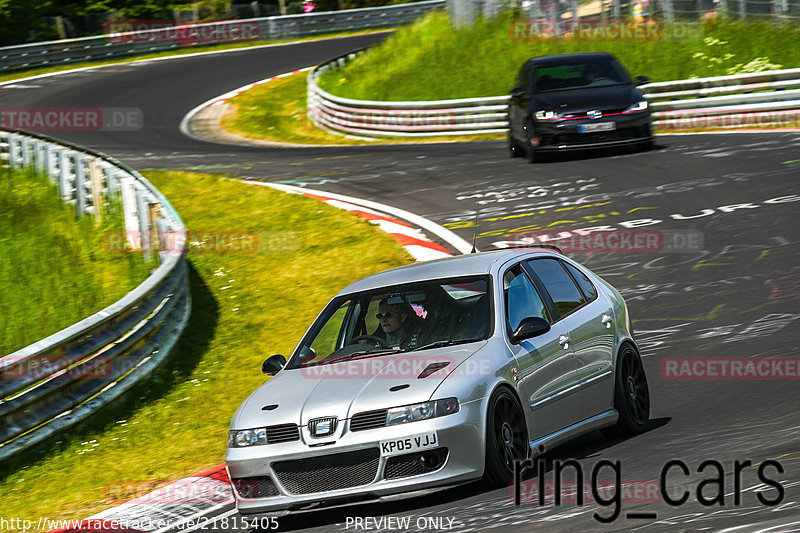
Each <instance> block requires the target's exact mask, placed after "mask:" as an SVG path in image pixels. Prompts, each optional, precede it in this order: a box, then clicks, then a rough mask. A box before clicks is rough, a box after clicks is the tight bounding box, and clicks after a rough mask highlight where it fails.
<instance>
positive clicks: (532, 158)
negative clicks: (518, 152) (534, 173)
mask: <svg viewBox="0 0 800 533" xmlns="http://www.w3.org/2000/svg"><path fill="white" fill-rule="evenodd" d="M524 129H525V157H526V158H527V159H528V163H535V162H536V148H534V147H533V143H532V142H531V141H532V140H533V124H531V123H530V122H529V123H528V124H526V125H525V128H524Z"/></svg>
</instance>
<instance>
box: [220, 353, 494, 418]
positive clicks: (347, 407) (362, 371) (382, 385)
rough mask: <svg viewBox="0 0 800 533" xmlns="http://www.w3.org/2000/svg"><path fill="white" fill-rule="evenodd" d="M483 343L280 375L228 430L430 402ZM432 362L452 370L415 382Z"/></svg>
mask: <svg viewBox="0 0 800 533" xmlns="http://www.w3.org/2000/svg"><path fill="white" fill-rule="evenodd" d="M486 343H487V341H478V342H474V343H469V344H464V345H460V346H459V345H456V346H448V347H443V348H436V349H431V350H423V351H420V352H410V353H402V354H392V355H384V356H378V357H372V358H361V359H353V360H351V361H343V362H339V363H330V364H327V365H319V366H315V367H308V368H299V369H292V370H282V371H280V372H278V373H277V374H276V375H275V376H274V377H272V378H271V379H270V380H269V381H267V382H266V383H264V384H263V385H261V386H260V387H259V388H258V389H256V391H255V392H253V394H251V395H250V397H249V398H247V400H245V401H244V403H242V405H241V406H240V407H239V409H238V410H237V411H236V414H235V415H234V417H233V420H232V421H231V429H248V428H254V427H263V426H272V425H278V424H297V425H305V424H307V423H308V422H309V420H312V419H314V418H320V417H329V416H335V417H338V418H339V419H340V420H341V419H346V418H350V417H351V416H352V415H354V414H356V413H360V412H363V411H373V410H376V409H386V408H390V407H398V406H402V405H408V404H412V403H418V402H425V401H428V400H430V399H431V395H432V394H433V393H434V391H435V390H436V388H437V387H438V386H439V385H440V384H441V383H442V381H443V380H444V379H446V377H447V375H449V374H450V373H451V372H452V371H453V370H455V368H456V367H458V366H459V365H460V364H461V363H462V362H464V361H465V360H467V359H468V358H469V357H470V356H472V355H473V354H474V353H476V352H478V351H479V350H480V349H481V348H483V347H484V346H485V345H486ZM436 362H449V363H450V364H449V365H448V366H447V367H445V368H443V369H442V370H440V371H439V372H436V373H434V374H432V375H430V376H428V377H426V378H422V379H419V378H418V377H417V376H419V374H420V372H422V370H423V369H425V367H426V366H428V364H430V363H436ZM402 385H408V386H407V387H402V388H401V387H400V386H402ZM391 388H398V389H399V390H395V391H390V389H391Z"/></svg>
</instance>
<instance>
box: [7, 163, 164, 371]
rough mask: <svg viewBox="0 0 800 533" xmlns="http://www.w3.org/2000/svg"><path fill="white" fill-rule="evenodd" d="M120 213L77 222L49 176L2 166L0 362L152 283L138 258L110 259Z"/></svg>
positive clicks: (130, 256) (120, 224) (134, 256)
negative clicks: (108, 240)
mask: <svg viewBox="0 0 800 533" xmlns="http://www.w3.org/2000/svg"><path fill="white" fill-rule="evenodd" d="M121 228H122V215H121V213H120V212H119V211H118V210H109V211H108V212H106V213H104V216H103V219H102V221H101V222H100V223H95V221H94V220H93V217H90V216H85V217H83V218H81V219H79V220H76V219H75V208H74V207H72V206H69V205H65V204H63V203H62V201H61V198H60V197H59V195H58V187H57V186H56V185H54V184H52V183H50V181H49V180H48V179H47V177H45V176H41V175H38V174H34V173H30V172H26V171H22V170H13V171H12V170H10V169H8V167H0V294H2V297H0V316H2V317H3V318H2V320H0V355H6V354H9V353H11V352H14V351H15V350H18V349H20V348H22V347H24V346H27V345H28V344H31V343H33V342H35V341H37V340H39V339H42V338H44V337H46V336H48V335H50V334H52V333H55V332H57V331H59V330H61V329H63V328H65V327H67V326H70V325H72V324H74V323H75V322H78V321H79V320H81V319H83V318H86V317H87V316H89V315H91V314H93V313H95V312H97V311H99V310H101V309H102V308H104V307H106V306H108V305H111V304H112V303H114V302H115V301H117V300H119V299H120V298H122V297H123V296H125V294H126V293H127V292H128V291H130V290H132V289H133V288H135V287H136V286H137V285H139V284H140V283H141V282H142V281H144V280H145V278H147V276H148V267H155V266H157V265H156V264H155V263H153V264H146V263H144V262H143V260H142V257H141V255H133V254H130V255H128V254H126V255H119V254H109V253H108V252H107V250H106V247H105V239H104V237H105V235H106V233H107V232H109V231H114V230H120V229H121Z"/></svg>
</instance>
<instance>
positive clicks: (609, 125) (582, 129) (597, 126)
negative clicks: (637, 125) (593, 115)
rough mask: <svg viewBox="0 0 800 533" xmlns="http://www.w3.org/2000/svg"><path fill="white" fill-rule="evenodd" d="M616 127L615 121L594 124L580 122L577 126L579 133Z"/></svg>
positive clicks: (610, 129) (608, 129)
mask: <svg viewBox="0 0 800 533" xmlns="http://www.w3.org/2000/svg"><path fill="white" fill-rule="evenodd" d="M615 129H617V123H616V122H598V123H596V124H581V125H579V126H578V132H580V133H592V132H595V131H612V130H615Z"/></svg>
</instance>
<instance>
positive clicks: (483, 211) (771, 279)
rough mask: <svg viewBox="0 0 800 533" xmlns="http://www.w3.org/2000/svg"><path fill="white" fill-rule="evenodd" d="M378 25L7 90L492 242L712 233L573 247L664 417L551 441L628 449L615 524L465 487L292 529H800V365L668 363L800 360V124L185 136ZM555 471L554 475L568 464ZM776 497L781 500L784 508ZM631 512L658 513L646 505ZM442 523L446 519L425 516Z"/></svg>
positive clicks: (122, 137) (603, 452)
mask: <svg viewBox="0 0 800 533" xmlns="http://www.w3.org/2000/svg"><path fill="white" fill-rule="evenodd" d="M378 39H380V37H377V36H359V37H351V38H342V39H336V40H328V41H319V42H309V43H301V44H295V45H286V46H276V47H269V48H261V49H256V50H243V51H236V52H229V53H225V54H217V55H205V56H198V57H187V58H181V59H174V60H168V61H151V62H143V63H136V64H128V65H120V66H114V67H108V68H101V69H95V70H91V71H82V72H76V73H72V74H65V75H61V76H55V77H49V78H41V79H36V80H31V81H28V82H21V83H20V84H16V85H11V86H6V87H0V107H35V106H41V107H133V108H140V109H141V110H142V111H143V113H144V127H143V128H142V129H141V130H139V131H135V132H57V133H52V135H53V136H55V137H57V138H62V139H67V140H71V141H73V142H76V143H79V144H82V145H85V146H89V147H91V148H94V149H97V150H100V151H103V152H106V153H108V154H110V155H112V156H114V157H117V158H119V159H120V160H122V161H123V162H125V163H127V164H129V165H131V166H133V167H134V168H138V169H145V168H162V169H187V170H197V171H209V172H225V173H230V174H232V175H235V176H241V177H248V178H255V179H261V180H265V181H280V182H283V183H291V184H294V185H301V186H307V187H313V188H315V189H321V190H325V191H330V192H337V193H343V194H349V195H352V196H356V197H359V198H364V199H370V200H376V201H380V202H383V203H386V204H390V205H393V206H396V207H400V208H404V209H407V210H409V211H412V212H414V213H416V214H418V215H422V216H425V217H427V218H429V219H431V220H433V221H435V222H438V223H439V224H442V225H445V226H446V227H449V228H451V229H453V230H454V231H455V232H456V233H457V234H459V235H460V236H462V237H463V238H465V239H467V240H471V239H472V237H473V233H474V232H476V233H477V247H478V248H479V249H481V250H491V249H494V248H496V247H499V246H504V245H505V244H504V243H507V242H508V241H512V240H514V239H520V238H521V236H524V235H526V234H530V233H531V232H542V231H544V232H549V233H553V232H556V231H568V230H570V229H575V228H586V227H593V226H600V225H607V226H611V227H615V228H626V227H627V228H631V229H642V230H670V231H678V232H684V233H686V232H692V234H693V235H701V236H702V239H703V244H702V247H701V249H699V250H696V251H691V252H682V253H676V252H664V251H658V250H656V251H648V252H647V253H636V254H624V253H583V252H575V253H569V255H570V257H572V258H574V259H576V260H578V261H580V262H582V263H583V264H585V265H587V266H588V267H589V268H591V269H592V270H594V272H596V273H597V274H599V275H601V276H603V277H604V278H605V279H607V280H608V281H609V282H611V283H612V284H613V285H615V286H616V287H617V288H618V289H619V290H620V291H621V292H622V293H623V295H624V296H625V297H626V299H627V301H628V305H629V308H630V309H631V313H632V315H633V317H634V328H635V331H636V337H637V340H638V341H639V343H640V346H641V348H642V356H643V358H644V364H645V367H646V370H647V374H648V377H649V382H650V390H651V398H652V400H651V401H652V410H651V422H650V425H649V427H648V430H647V431H646V432H645V433H643V434H641V435H639V436H637V437H634V438H630V439H627V440H621V441H611V440H608V439H606V438H605V437H603V435H602V434H601V433H600V432H595V433H592V434H589V435H587V436H584V437H582V438H581V439H579V440H578V441H575V442H573V443H570V444H568V445H565V446H562V447H560V448H557V449H555V450H553V451H551V452H549V453H548V454H547V455H546V457H547V459H548V460H549V461H550V462H553V461H558V460H565V459H567V458H570V457H572V458H576V459H577V460H578V461H579V463H580V464H581V465H582V467H583V470H584V472H585V474H586V476H587V477H590V476H591V470H592V468H593V466H594V465H596V464H597V462H598V461H600V460H602V459H609V460H612V461H613V460H619V461H620V462H621V481H622V483H623V484H625V483H636V482H648V483H645V484H644V485H642V486H643V487H645V488H644V489H643V490H640V491H639V492H637V491H636V490H633V491H631V492H630V493H627V494H626V495H625V497H624V498H623V501H622V502H621V504H620V506H619V507H620V508H619V511H620V514H619V517H618V518H617V519H616V520H615V521H614V522H612V523H610V524H601V523H600V522H599V521H597V520H596V519H595V518H594V517H593V516H592V515H593V513H595V512H597V513H599V514H600V515H602V516H609V515H611V514H612V512H613V511H614V510H615V505H613V504H608V505H600V504H598V503H594V502H584V505H582V506H580V505H576V503H575V502H574V501H568V502H566V503H564V504H563V505H562V506H560V507H556V506H554V505H552V504H546V505H544V506H539V505H538V504H537V503H535V502H523V503H522V505H520V506H519V507H516V506H514V504H513V501H512V499H511V495H510V493H509V491H508V490H505V489H504V490H496V491H484V490H482V489H481V488H479V487H477V486H473V485H466V486H462V487H458V488H455V489H450V490H447V491H440V492H437V493H433V494H429V495H424V496H420V497H416V498H412V499H405V500H401V501H396V502H391V503H382V504H372V505H360V506H358V507H351V508H343V509H337V510H324V511H315V512H309V513H305V514H302V515H298V516H292V517H282V518H280V519H279V524H280V529H281V530H286V531H289V530H298V531H300V530H303V531H363V530H365V529H366V528H365V527H364V526H366V525H369V530H371V531H375V530H383V531H396V530H398V527H397V526H398V523H397V522H392V523H381V524H380V526H381V527H378V526H379V524H378V523H376V522H369V524H365V523H363V522H362V523H361V525H362V527H360V528H359V527H356V524H355V523H354V522H352V521H350V522H348V517H351V518H352V517H382V516H383V517H389V516H391V517H395V518H397V517H401V518H402V517H410V519H411V520H410V522H409V525H408V527H402V528H400V530H403V531H423V530H426V531H427V530H431V529H434V530H452V531H486V530H499V531H575V530H581V531H584V532H589V531H631V530H639V529H645V528H647V529H648V530H654V531H662V530H663V531H697V530H713V531H718V530H723V529H726V528H734V529H730V531H734V530H735V531H756V530H766V531H798V530H800V388H798V379H797V378H796V377H795V379H794V380H787V379H783V380H781V379H775V380H764V379H756V380H753V379H741V378H740V379H727V380H720V379H714V380H709V379H700V380H688V379H679V378H681V377H682V376H677V375H674V374H669V373H668V372H667V370H668V368H669V367H668V366H667V363H668V361H673V358H679V357H687V358H700V357H716V358H727V357H740V356H747V357H754V358H762V359H757V360H763V358H765V357H784V358H786V357H791V358H793V360H794V361H795V362H796V361H797V360H798V359H797V358H798V356H800V350H798V347H797V346H798V340H800V335H799V334H798V330H799V329H800V320H799V319H800V262H799V261H798V259H800V248H799V247H798V241H799V240H800V237H799V236H798V222H800V219H799V218H798V214H799V213H800V203H799V202H798V201H800V183H799V180H798V177H800V134H791V133H755V134H738V135H681V136H660V137H658V139H657V147H656V149H654V150H652V151H648V152H636V151H633V150H620V151H613V152H602V153H599V154H598V153H593V154H578V155H570V156H561V157H556V158H552V159H550V160H548V161H546V162H543V163H540V164H535V165H528V164H527V163H525V162H523V161H521V160H512V159H509V158H508V157H507V155H506V150H505V145H504V143H502V142H476V143H450V144H423V145H408V146H400V145H393V146H357V147H330V148H324V147H320V148H253V147H236V146H226V145H220V144H210V143H205V142H202V141H198V140H194V139H190V138H187V137H185V136H183V135H182V134H181V133H180V131H179V128H178V125H179V123H180V121H181V119H182V118H183V116H184V115H185V114H186V113H187V112H188V111H189V110H190V109H192V108H193V107H195V106H197V105H198V104H200V103H201V102H203V101H206V100H208V99H210V98H213V97H214V96H217V95H219V94H222V93H224V92H226V91H229V90H232V89H235V88H237V87H240V86H242V85H244V84H246V83H249V82H253V81H256V80H260V79H263V78H267V77H269V76H273V75H276V74H280V73H283V72H287V71H291V70H295V69H297V68H301V67H305V66H310V65H313V64H317V63H320V62H322V61H324V60H326V59H328V58H331V57H334V56H336V55H339V54H342V53H345V52H347V51H349V50H353V49H356V48H360V47H363V46H366V45H368V44H370V43H372V42H375V41H376V40H378ZM208 200H209V201H213V199H208ZM476 207H478V208H479V212H478V216H477V230H475V227H474V222H475V220H476V213H475V210H476ZM795 364H796V363H795ZM773 372H777V370H773ZM683 377H685V376H683ZM670 459H679V460H682V461H683V462H685V463H686V465H687V466H688V468H689V469H690V474H689V475H684V474H683V473H682V472H681V471H680V470H679V469H677V468H675V469H672V470H670V475H669V477H668V480H669V484H668V485H669V489H670V490H669V496H670V497H672V498H677V497H679V496H680V494H681V493H682V492H683V490H684V489H687V490H689V491H690V497H689V498H688V501H687V502H686V503H685V504H683V505H680V506H674V507H673V506H670V505H667V504H666V503H665V502H663V501H661V498H660V497H658V495H654V494H653V493H652V492H650V491H651V489H652V488H653V487H654V486H657V483H658V479H659V475H660V473H661V470H662V467H664V465H665V464H666V462H667V461H668V460H670ZM747 459H749V460H750V461H752V463H753V464H759V463H762V462H764V461H767V460H774V461H777V462H778V463H779V465H780V467H781V468H782V469H783V472H782V473H780V472H778V471H777V469H776V468H774V467H768V468H767V469H766V470H765V476H766V477H768V478H770V479H772V480H775V481H777V482H778V483H779V484H780V485H781V486H782V488H783V490H784V494H783V496H782V497H780V495H779V493H778V491H777V490H776V489H775V488H774V487H770V486H767V485H764V484H762V483H761V482H760V480H759V479H758V477H757V470H758V467H748V468H745V469H744V471H743V474H742V476H741V477H742V479H741V485H740V486H738V490H737V484H736V483H735V477H736V475H735V472H734V461H736V460H739V461H743V460H747ZM706 460H714V461H718V462H719V463H720V464H721V465H722V468H723V472H722V473H721V474H718V473H717V471H716V469H715V468H714V467H712V466H709V467H707V468H706V469H705V470H704V471H703V472H701V473H698V467H699V466H700V465H701V463H703V462H704V461H706ZM604 474H610V473H609V472H605V473H604ZM720 476H721V477H722V479H723V480H724V482H723V485H724V486H723V488H722V494H723V500H724V503H723V504H722V505H720V504H713V505H712V506H708V507H706V506H703V505H701V504H700V503H698V498H697V493H696V491H697V488H698V485H699V484H700V482H701V481H702V480H704V479H706V480H707V479H709V478H716V477H720ZM547 478H548V480H552V477H551V474H548V475H547ZM602 479H603V480H608V479H611V478H610V476H609V475H604V476H602ZM652 480H655V485H654V484H653V482H652ZM648 487H649V488H648ZM717 492H718V487H717V486H716V485H713V484H710V483H707V484H706V485H705V488H704V494H705V495H706V496H707V497H711V496H712V495H714V494H716V493H717ZM736 492H739V493H740V496H741V498H740V499H739V501H738V502H737V498H736V494H735V493H736ZM757 493H760V494H761V496H762V498H763V499H764V500H766V502H767V503H764V502H762V501H760V500H759V499H758V496H757ZM773 502H778V503H777V505H768V504H769V503H773ZM631 512H634V513H636V512H638V513H641V512H644V513H655V515H656V517H655V518H653V517H648V518H637V517H631V516H629V515H628V513H631ZM626 515H627V516H626ZM427 518H437V519H439V522H435V521H434V522H431V523H426V521H425V519H427ZM448 519H452V522H451V521H449V520H448ZM436 525H438V526H439V527H438V528H436V527H434V526H436ZM736 526H741V527H740V528H738V529H737V528H736ZM217 527H219V528H220V529H225V528H224V527H222V526H221V525H218V526H217Z"/></svg>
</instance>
